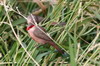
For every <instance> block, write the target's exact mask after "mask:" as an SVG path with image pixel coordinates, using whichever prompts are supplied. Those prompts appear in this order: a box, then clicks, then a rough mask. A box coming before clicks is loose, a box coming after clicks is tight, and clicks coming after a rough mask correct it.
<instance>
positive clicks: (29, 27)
mask: <svg viewBox="0 0 100 66" xmlns="http://www.w3.org/2000/svg"><path fill="white" fill-rule="evenodd" d="M32 27H34V25H31V26H28V27H27V28H26V30H30V29H31V28H32Z"/></svg>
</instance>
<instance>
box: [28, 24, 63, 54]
mask: <svg viewBox="0 0 100 66" xmlns="http://www.w3.org/2000/svg"><path fill="white" fill-rule="evenodd" d="M26 30H27V31H28V33H29V35H30V36H31V37H32V39H33V40H35V41H36V42H38V43H40V44H47V43H48V44H50V45H51V46H53V47H54V48H56V49H57V50H58V51H59V52H60V53H61V54H64V52H63V50H62V49H61V48H60V47H59V46H57V45H56V44H55V42H54V41H52V40H51V38H50V37H49V36H48V35H47V34H46V32H45V29H44V28H43V27H41V26H38V25H33V24H29V25H28V26H27V29H26Z"/></svg>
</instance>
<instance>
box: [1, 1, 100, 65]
mask: <svg viewBox="0 0 100 66" xmlns="http://www.w3.org/2000/svg"><path fill="white" fill-rule="evenodd" d="M44 4H45V5H46V6H47V7H48V8H47V13H45V15H44V13H40V14H39V16H42V17H44V18H45V19H47V20H48V19H49V21H46V20H45V21H46V22H45V21H44V22H43V24H39V25H41V26H43V27H44V28H45V29H46V30H47V32H48V34H49V35H50V36H51V37H52V39H53V40H54V41H55V42H56V44H57V45H58V46H59V47H61V48H62V49H63V50H64V51H65V53H68V54H69V55H70V56H63V55H61V54H60V53H59V52H54V51H55V49H54V48H53V47H51V46H49V45H48V44H47V45H44V46H40V47H35V46H36V45H38V43H37V42H35V41H33V40H32V39H31V38H30V36H29V34H28V33H27V31H26V27H27V23H26V19H25V17H26V16H28V15H29V14H30V13H34V10H37V9H38V8H40V7H39V6H38V5H37V4H36V3H34V2H33V1H31V2H30V1H26V2H25V1H22V2H20V1H18V0H9V1H6V0H4V1H3V0H2V1H0V66H5V65H7V66H66V65H67V66H99V65H100V2H99V0H88V1H85V0H84V1H81V0H68V1H66V0H59V1H58V3H57V4H52V5H50V2H45V3H44ZM52 22H57V23H60V22H66V25H65V26H57V25H55V26H50V23H52Z"/></svg>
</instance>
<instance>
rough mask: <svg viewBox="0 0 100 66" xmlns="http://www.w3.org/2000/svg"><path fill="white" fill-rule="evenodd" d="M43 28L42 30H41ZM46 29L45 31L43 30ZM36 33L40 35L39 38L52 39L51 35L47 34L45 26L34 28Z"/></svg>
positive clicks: (37, 35)
mask: <svg viewBox="0 0 100 66" xmlns="http://www.w3.org/2000/svg"><path fill="white" fill-rule="evenodd" d="M40 29H41V30H40ZM43 31H44V32H43ZM33 33H34V35H35V36H36V37H38V38H39V39H43V40H47V41H52V40H51V39H50V38H49V36H48V35H47V34H46V32H45V29H44V28H43V27H40V26H38V27H36V29H35V30H34V32H33Z"/></svg>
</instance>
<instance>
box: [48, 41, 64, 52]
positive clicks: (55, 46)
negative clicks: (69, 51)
mask: <svg viewBox="0 0 100 66" xmlns="http://www.w3.org/2000/svg"><path fill="white" fill-rule="evenodd" d="M49 44H50V45H51V46H53V47H54V48H56V49H57V50H58V51H59V52H60V53H61V54H64V51H63V50H62V49H61V48H60V47H59V46H57V45H56V44H55V43H54V42H53V41H51V42H49Z"/></svg>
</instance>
